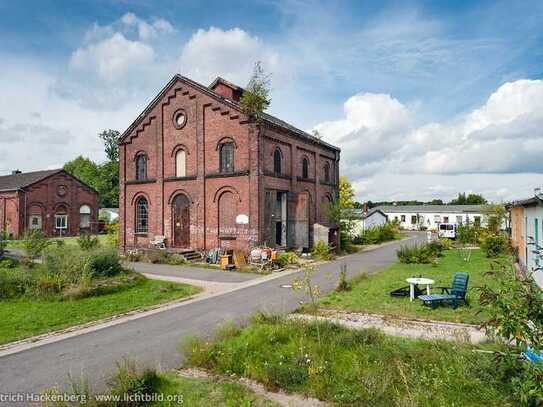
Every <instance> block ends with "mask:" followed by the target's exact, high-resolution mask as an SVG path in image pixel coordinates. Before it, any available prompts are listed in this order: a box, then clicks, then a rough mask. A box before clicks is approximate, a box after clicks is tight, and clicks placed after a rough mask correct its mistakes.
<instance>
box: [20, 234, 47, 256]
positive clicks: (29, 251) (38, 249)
mask: <svg viewBox="0 0 543 407" xmlns="http://www.w3.org/2000/svg"><path fill="white" fill-rule="evenodd" d="M50 243H51V242H50V241H49V240H48V239H47V237H46V236H45V234H44V233H43V232H42V231H41V230H31V231H29V232H27V233H26V234H25V236H24V238H23V249H24V251H25V255H26V257H27V258H28V259H30V260H34V259H37V258H38V257H40V256H41V255H42V254H43V252H44V250H45V249H46V248H47V246H49V244H50Z"/></svg>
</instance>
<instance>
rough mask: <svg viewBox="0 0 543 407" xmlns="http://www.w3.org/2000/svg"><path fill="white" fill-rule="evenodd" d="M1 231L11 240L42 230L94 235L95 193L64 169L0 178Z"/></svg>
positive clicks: (96, 194) (96, 198) (95, 219)
mask: <svg viewBox="0 0 543 407" xmlns="http://www.w3.org/2000/svg"><path fill="white" fill-rule="evenodd" d="M0 216H1V218H0V219H1V222H2V230H4V231H6V232H7V233H8V234H9V235H10V236H11V237H12V238H18V237H21V236H22V235H23V234H24V233H25V231H26V230H30V229H41V230H42V231H43V232H44V233H45V234H46V235H47V236H51V237H53V236H73V235H78V234H80V233H81V232H88V233H95V232H96V231H97V218H98V193H97V192H96V191H95V190H94V189H92V188H91V187H89V186H88V185H86V184H84V183H83V182H81V181H80V180H79V179H77V178H75V177H74V176H73V175H71V174H69V173H67V172H66V171H64V170H63V169H57V170H46V171H35V172H26V173H22V172H20V171H13V173H12V174H11V175H4V176H0Z"/></svg>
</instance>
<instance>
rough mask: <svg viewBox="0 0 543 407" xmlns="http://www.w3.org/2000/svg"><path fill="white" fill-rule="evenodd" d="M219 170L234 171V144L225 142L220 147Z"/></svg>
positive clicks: (222, 171)
mask: <svg viewBox="0 0 543 407" xmlns="http://www.w3.org/2000/svg"><path fill="white" fill-rule="evenodd" d="M219 161H220V163H219V171H220V172H221V173H231V172H234V144H233V143H224V144H221V146H220V148H219Z"/></svg>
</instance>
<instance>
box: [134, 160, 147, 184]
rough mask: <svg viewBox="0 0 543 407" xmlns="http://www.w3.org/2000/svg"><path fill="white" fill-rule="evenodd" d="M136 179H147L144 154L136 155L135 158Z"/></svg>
mask: <svg viewBox="0 0 543 407" xmlns="http://www.w3.org/2000/svg"><path fill="white" fill-rule="evenodd" d="M136 179H137V180H145V179H147V156H146V155H145V154H138V156H137V157H136Z"/></svg>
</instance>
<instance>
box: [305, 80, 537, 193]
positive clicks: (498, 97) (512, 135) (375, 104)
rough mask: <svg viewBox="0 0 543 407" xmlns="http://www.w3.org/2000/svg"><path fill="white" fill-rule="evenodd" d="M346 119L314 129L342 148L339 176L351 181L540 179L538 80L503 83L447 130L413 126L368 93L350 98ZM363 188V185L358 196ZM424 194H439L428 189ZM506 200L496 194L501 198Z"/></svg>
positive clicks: (408, 115)
mask: <svg viewBox="0 0 543 407" xmlns="http://www.w3.org/2000/svg"><path fill="white" fill-rule="evenodd" d="M344 116H345V117H344V118H343V119H341V120H337V121H332V122H324V123H321V124H319V125H317V126H315V128H316V129H317V130H318V131H319V133H320V134H321V135H323V136H324V138H325V139H326V140H328V141H330V142H332V143H334V144H337V145H338V146H340V147H341V148H342V169H343V172H344V173H345V174H346V175H348V176H349V177H350V178H352V179H353V180H354V181H355V182H361V181H359V180H363V179H368V178H369V179H372V178H373V177H374V176H375V174H376V172H381V173H387V174H395V175H400V174H411V175H412V176H415V175H417V174H419V175H421V176H422V175H428V174H435V175H462V174H512V173H519V174H520V173H539V174H541V173H542V172H543V166H542V165H541V154H542V152H543V81H542V80H518V81H514V82H508V83H505V84H503V85H502V86H500V87H499V88H498V89H497V90H496V91H495V92H494V93H492V94H491V95H490V97H489V98H488V100H487V101H486V102H485V103H484V104H483V105H482V106H480V107H478V108H476V109H474V110H473V111H471V112H469V113H467V114H465V115H463V116H461V117H459V118H457V119H456V120H454V121H452V122H450V123H428V124H425V125H419V126H413V117H414V113H413V112H412V111H410V109H408V108H407V107H406V106H404V105H403V104H402V103H400V102H399V101H398V100H396V99H394V98H392V97H391V96H389V95H382V94H368V93H361V94H358V95H355V96H353V97H351V98H349V99H348V100H347V101H346V102H345V104H344ZM413 179H415V177H414V178H413ZM419 179H421V178H420V177H419ZM427 179H429V178H427ZM368 185H371V183H370V184H368V183H366V184H361V185H360V186H361V191H362V192H363V191H365V190H366V191H367V190H368ZM439 185H442V184H439ZM428 191H429V192H438V191H437V189H436V188H435V186H433V185H429V186H428ZM506 194H507V193H506V192H504V190H503V189H502V190H501V192H500V194H499V195H500V196H503V195H506Z"/></svg>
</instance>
